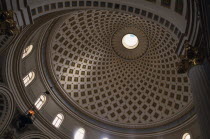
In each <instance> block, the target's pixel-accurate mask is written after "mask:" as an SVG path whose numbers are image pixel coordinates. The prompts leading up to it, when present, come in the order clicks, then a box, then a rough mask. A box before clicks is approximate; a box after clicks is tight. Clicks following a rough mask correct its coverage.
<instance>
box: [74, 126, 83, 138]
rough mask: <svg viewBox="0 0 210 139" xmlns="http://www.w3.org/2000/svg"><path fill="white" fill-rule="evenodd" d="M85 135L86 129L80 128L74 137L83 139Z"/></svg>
mask: <svg viewBox="0 0 210 139" xmlns="http://www.w3.org/2000/svg"><path fill="white" fill-rule="evenodd" d="M84 136H85V129H84V128H80V129H78V130H77V131H76V133H75V135H74V139H83V138H84Z"/></svg>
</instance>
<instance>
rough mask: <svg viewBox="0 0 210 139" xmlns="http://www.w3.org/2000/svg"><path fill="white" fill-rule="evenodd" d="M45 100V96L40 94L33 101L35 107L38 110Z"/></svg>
mask: <svg viewBox="0 0 210 139" xmlns="http://www.w3.org/2000/svg"><path fill="white" fill-rule="evenodd" d="M45 101H46V96H45V95H41V96H40V97H39V98H38V99H37V101H36V102H35V104H34V105H35V106H36V108H37V109H38V110H40V109H41V107H42V106H43V105H44V103H45Z"/></svg>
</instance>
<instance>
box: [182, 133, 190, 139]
mask: <svg viewBox="0 0 210 139" xmlns="http://www.w3.org/2000/svg"><path fill="white" fill-rule="evenodd" d="M182 139H191V136H190V134H189V133H184V135H183V136H182Z"/></svg>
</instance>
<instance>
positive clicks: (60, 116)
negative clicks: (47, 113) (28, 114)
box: [52, 113, 64, 128]
mask: <svg viewBox="0 0 210 139" xmlns="http://www.w3.org/2000/svg"><path fill="white" fill-rule="evenodd" d="M63 119H64V116H63V114H61V113H59V114H57V116H56V117H55V119H54V120H53V122H52V124H53V125H54V126H55V127H56V128H59V127H60V125H61V123H62V122H63Z"/></svg>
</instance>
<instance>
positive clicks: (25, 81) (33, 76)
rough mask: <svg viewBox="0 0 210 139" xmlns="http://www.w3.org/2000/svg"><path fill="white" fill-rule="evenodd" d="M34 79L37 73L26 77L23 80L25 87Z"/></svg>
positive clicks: (31, 73)
mask: <svg viewBox="0 0 210 139" xmlns="http://www.w3.org/2000/svg"><path fill="white" fill-rule="evenodd" d="M34 78H35V73H34V72H33V71H32V72H29V73H28V75H26V76H25V77H24V78H23V83H24V85H25V87H26V86H28V85H29V84H30V83H31V82H32V81H33V79H34Z"/></svg>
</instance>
